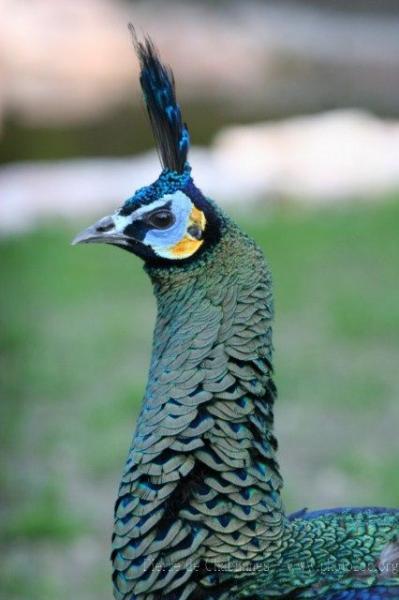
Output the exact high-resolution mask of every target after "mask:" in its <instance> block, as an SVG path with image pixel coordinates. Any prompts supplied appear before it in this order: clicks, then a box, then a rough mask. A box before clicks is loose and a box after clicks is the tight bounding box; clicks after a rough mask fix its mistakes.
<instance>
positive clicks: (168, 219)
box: [145, 208, 176, 229]
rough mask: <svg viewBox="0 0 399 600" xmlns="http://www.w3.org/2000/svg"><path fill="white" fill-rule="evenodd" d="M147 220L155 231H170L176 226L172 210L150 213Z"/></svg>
mask: <svg viewBox="0 0 399 600" xmlns="http://www.w3.org/2000/svg"><path fill="white" fill-rule="evenodd" d="M145 220H146V222H147V223H148V224H149V225H151V226H152V227H154V228H155V229H168V228H169V227H171V226H172V225H174V223H175V221H176V218H175V215H174V214H173V213H172V212H171V211H170V210H167V209H165V208H163V209H161V210H156V211H154V212H152V213H150V214H149V215H147V216H146V218H145Z"/></svg>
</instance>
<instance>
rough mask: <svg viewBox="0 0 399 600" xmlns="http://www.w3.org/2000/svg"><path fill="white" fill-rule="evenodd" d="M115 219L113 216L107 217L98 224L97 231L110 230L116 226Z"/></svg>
mask: <svg viewBox="0 0 399 600" xmlns="http://www.w3.org/2000/svg"><path fill="white" fill-rule="evenodd" d="M114 226H115V225H114V221H113V219H112V218H111V217H105V218H104V219H102V220H101V221H100V222H99V223H97V225H96V231H99V232H100V233H104V232H106V231H110V230H111V229H113V228H114Z"/></svg>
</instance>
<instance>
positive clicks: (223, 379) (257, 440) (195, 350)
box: [77, 34, 399, 600]
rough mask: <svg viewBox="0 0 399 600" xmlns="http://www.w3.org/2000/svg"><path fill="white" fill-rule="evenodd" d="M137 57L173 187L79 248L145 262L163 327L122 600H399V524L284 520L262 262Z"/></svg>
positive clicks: (121, 521)
mask: <svg viewBox="0 0 399 600" xmlns="http://www.w3.org/2000/svg"><path fill="white" fill-rule="evenodd" d="M134 43H135V47H136V51H137V53H138V57H139V60H140V65H141V76H140V81H141V86H142V88H143V93H144V99H145V102H146V105H147V109H148V113H149V117H150V121H151V125H152V128H153V132H154V137H155V140H156V144H157V147H158V151H159V155H160V159H161V163H162V166H163V171H162V173H161V175H160V177H159V179H158V180H157V181H156V182H155V183H153V184H151V185H150V186H147V187H144V188H141V189H140V190H138V191H137V192H136V193H135V194H134V195H133V196H132V197H131V198H129V199H128V200H127V201H126V202H125V203H124V204H123V206H122V207H121V208H120V209H119V210H118V211H117V212H116V213H114V214H113V215H111V216H109V217H105V218H104V219H101V220H100V221H99V222H98V223H96V224H95V225H94V226H92V227H90V228H88V229H87V230H86V231H85V232H83V233H82V234H80V236H78V238H77V241H78V242H93V241H94V242H106V243H110V244H113V245H117V246H121V247H123V248H125V249H127V250H129V251H130V252H133V253H134V254H137V255H138V256H140V257H141V258H143V259H144V260H145V263H146V264H145V269H146V271H147V273H148V275H149V276H150V279H151V281H152V284H153V287H154V293H155V296H156V299H157V306H158V315H157V321H156V326H155V331H154V338H153V350H152V360H151V367H150V372H149V377H148V383H147V387H146V390H145V394H144V399H143V405H142V409H141V413H140V416H139V418H138V422H137V427H136V431H135V434H134V436H133V440H132V444H131V447H130V450H129V453H128V458H127V461H126V465H125V468H124V471H123V475H122V481H121V484H120V488H119V494H118V499H117V502H116V505H115V527H114V535H113V549H112V561H113V569H114V570H113V582H114V596H115V598H116V599H117V600H156V599H158V598H163V599H164V600H200V599H205V598H206V599H208V600H211V599H214V600H216V599H222V598H229V599H230V600H233V598H236V599H238V598H251V599H252V600H255V599H258V600H267V599H269V598H270V599H272V598H280V599H281V600H283V599H286V600H288V599H291V600H292V599H294V598H295V599H302V598H315V599H323V600H377V599H378V600H383V599H388V598H399V575H398V571H399V545H398V536H399V513H398V511H394V510H388V509H336V510H331V511H320V512H316V513H307V512H306V511H301V512H300V513H298V514H295V515H293V516H292V517H288V516H287V515H286V514H285V512H284V508H283V505H282V501H281V497H280V491H281V487H282V479H281V476H280V472H279V467H278V463H277V460H276V450H277V442H276V439H275V437H274V433H273V405H274V401H275V398H276V389H275V386H274V383H273V378H272V377H273V368H272V320H273V302H272V286H271V278H270V272H269V268H268V266H267V264H266V262H265V260H264V257H263V255H262V252H261V251H260V249H259V248H258V247H257V245H256V244H255V242H253V241H252V240H251V239H249V238H248V237H247V236H246V235H245V234H244V233H243V232H242V231H241V230H240V229H239V227H238V226H237V225H236V224H235V223H234V222H233V221H232V220H231V219H230V218H229V217H228V216H227V215H226V214H225V213H224V212H223V211H222V210H221V209H220V208H218V207H217V206H216V205H215V204H214V203H213V202H212V201H211V200H209V199H207V198H205V197H204V195H203V194H202V193H201V191H200V190H199V188H197V187H196V185H195V184H194V182H193V180H192V177H191V172H190V171H191V170H190V166H189V164H188V162H187V152H188V146H189V135H188V130H187V127H186V126H185V125H184V124H183V121H182V118H181V111H180V107H179V106H178V104H177V102H176V96H175V88H174V80H173V75H172V72H171V70H170V69H168V68H167V67H165V66H164V65H163V64H162V63H161V62H160V59H159V56H158V54H157V52H156V50H155V48H154V46H153V44H152V42H151V41H150V40H149V39H148V38H147V39H146V40H145V41H144V42H143V43H142V42H139V41H138V40H137V38H136V36H135V34H134Z"/></svg>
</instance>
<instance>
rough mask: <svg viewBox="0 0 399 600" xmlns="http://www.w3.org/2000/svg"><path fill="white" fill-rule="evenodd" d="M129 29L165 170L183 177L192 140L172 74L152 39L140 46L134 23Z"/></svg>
mask: <svg viewBox="0 0 399 600" xmlns="http://www.w3.org/2000/svg"><path fill="white" fill-rule="evenodd" d="M129 29H130V31H131V33H132V36H133V44H134V47H135V50H136V53H137V56H138V59H139V61H140V69H141V70H140V84H141V88H142V90H143V94H144V100H145V103H146V106H147V110H148V115H149V117H150V122H151V127H152V131H153V134H154V138H155V143H156V146H157V150H158V155H159V158H160V161H161V164H162V167H163V168H164V169H169V170H170V171H176V172H177V173H182V172H183V170H184V167H185V164H186V161H187V154H188V149H189V146H190V136H189V132H188V129H187V126H186V124H185V123H183V121H182V117H181V111H180V106H179V105H178V104H177V102H176V92H175V80H174V77H173V73H172V70H171V69H170V68H169V67H167V66H165V65H164V64H162V63H161V61H160V58H159V54H158V51H157V49H156V48H155V46H154V44H153V42H152V40H151V39H150V38H149V37H146V38H145V39H144V41H143V42H140V41H139V40H138V38H137V35H136V32H135V29H134V27H133V25H132V24H131V23H130V24H129Z"/></svg>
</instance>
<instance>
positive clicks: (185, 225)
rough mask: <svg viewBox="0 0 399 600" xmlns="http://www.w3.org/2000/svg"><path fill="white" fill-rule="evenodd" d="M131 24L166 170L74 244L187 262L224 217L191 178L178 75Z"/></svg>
mask: <svg viewBox="0 0 399 600" xmlns="http://www.w3.org/2000/svg"><path fill="white" fill-rule="evenodd" d="M129 28H130V30H131V32H132V35H133V42H134V46H135V49H136V52H137V56H138V59H139V61H140V83H141V88H142V90H143V95H144V101H145V104H146V108H147V112H148V116H149V120H150V123H151V127H152V131H153V135H154V139H155V144H156V147H157V151H158V155H159V158H160V162H161V165H162V172H161V174H160V176H159V178H158V179H157V180H156V181H155V182H154V183H152V184H151V185H149V186H146V187H143V188H140V189H139V190H137V191H136V192H135V193H134V194H133V196H132V197H130V198H128V199H127V200H126V202H125V203H124V204H123V205H122V206H121V208H120V209H119V210H117V211H116V212H115V213H113V214H112V215H108V216H106V217H103V218H102V219H100V220H99V221H97V222H96V223H95V224H94V225H92V226H90V227H88V228H87V229H85V230H84V231H82V232H81V233H80V234H79V235H77V236H76V238H75V239H74V240H73V244H78V243H106V244H112V245H114V246H118V247H120V248H124V249H125V250H128V251H130V252H133V253H134V254H136V255H137V256H139V257H141V258H143V259H144V260H146V261H147V262H149V263H153V264H157V265H170V264H177V265H178V264H184V263H186V262H187V261H192V260H195V259H196V258H197V257H199V256H200V255H201V254H202V253H203V252H204V251H205V250H206V249H207V248H209V247H210V246H212V245H214V244H215V243H216V242H217V240H218V238H219V236H220V218H221V217H220V213H219V211H218V210H217V209H216V207H215V205H214V204H213V203H211V202H210V201H209V200H207V199H206V198H205V197H204V195H203V194H202V193H201V191H200V190H199V189H198V188H197V187H196V186H195V184H194V182H193V179H192V177H191V167H190V165H189V163H188V160H187V156H188V150H189V146H190V136H189V132H188V128H187V125H186V124H185V123H184V122H183V120H182V115H181V111H180V106H179V105H178V103H177V101H176V93H175V82H174V77H173V73H172V71H171V69H170V68H169V67H167V66H165V65H164V64H163V63H162V62H161V61H160V58H159V55H158V52H157V50H156V48H155V46H154V44H153V43H152V41H151V39H150V38H148V37H147V38H145V40H144V41H143V42H140V41H139V40H138V39H137V36H136V34H135V31H134V29H133V27H132V26H131V25H130V26H129Z"/></svg>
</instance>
